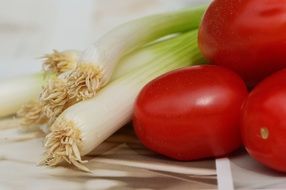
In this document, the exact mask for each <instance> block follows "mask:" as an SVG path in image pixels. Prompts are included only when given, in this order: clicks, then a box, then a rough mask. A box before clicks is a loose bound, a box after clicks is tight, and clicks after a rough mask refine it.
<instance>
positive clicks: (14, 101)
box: [0, 73, 45, 117]
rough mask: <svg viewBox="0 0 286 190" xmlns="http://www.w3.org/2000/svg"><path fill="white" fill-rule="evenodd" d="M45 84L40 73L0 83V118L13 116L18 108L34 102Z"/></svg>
mask: <svg viewBox="0 0 286 190" xmlns="http://www.w3.org/2000/svg"><path fill="white" fill-rule="evenodd" d="M44 82H45V80H44V78H43V74H42V73H38V74H32V75H27V76H20V77H13V78H8V79H4V80H1V81H0V89H1V90H0V117H5V116H9V115H12V114H15V113H16V112H17V111H18V110H19V109H20V107H21V106H22V105H23V104H25V103H27V102H29V101H32V100H36V99H37V97H38V96H39V93H40V91H41V86H42V85H43V83H44Z"/></svg>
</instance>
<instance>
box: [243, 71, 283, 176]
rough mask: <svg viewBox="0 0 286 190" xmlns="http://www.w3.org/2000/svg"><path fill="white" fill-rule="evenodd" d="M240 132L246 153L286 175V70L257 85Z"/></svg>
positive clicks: (248, 102) (244, 111) (244, 110)
mask: <svg viewBox="0 0 286 190" xmlns="http://www.w3.org/2000/svg"><path fill="white" fill-rule="evenodd" d="M242 112H243V114H242V121H241V132H242V137H243V143H244V145H245V147H246V150H247V151H248V153H249V154H250V155H251V156H252V157H254V158H255V159H256V160H258V161H260V162H261V163H263V164H265V165H266V166H269V167H271V168H273V169H276V170H279V171H284V172H286V70H282V71H279V72H278V73H275V74H273V75H271V76H270V77H268V78H267V79H265V80H264V81H263V82H262V83H260V84H259V85H258V86H257V87H256V88H255V89H254V90H253V91H252V92H251V93H250V95H249V97H248V98H247V100H246V103H245V105H244V106H243V110H242Z"/></svg>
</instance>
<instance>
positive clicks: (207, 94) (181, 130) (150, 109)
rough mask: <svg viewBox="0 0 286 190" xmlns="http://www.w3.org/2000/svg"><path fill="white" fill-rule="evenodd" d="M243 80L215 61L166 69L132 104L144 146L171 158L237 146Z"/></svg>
mask: <svg viewBox="0 0 286 190" xmlns="http://www.w3.org/2000/svg"><path fill="white" fill-rule="evenodd" d="M247 94H248V92H247V88H246V85H245V84H244V82H243V80H242V79H241V78H240V77H239V76H238V75H237V74H236V73H234V72H233V71H231V70H228V69H225V68H223V67H219V66H215V65H202V66H193V67H188V68H183V69H179V70H176V71H172V72H170V73H167V74H165V75H162V76H160V77H158V78H157V79H155V80H153V81H151V82H150V83H148V84H147V85H146V86H145V87H144V88H143V89H142V91H141V92H140V94H139V96H138V97H137V100H136V102H135V108H134V117H133V126H134V129H135V133H136V134H137V136H138V138H139V139H140V141H141V142H142V143H143V144H144V145H145V146H146V147H147V148H149V149H151V150H153V151H155V152H157V153H160V154H162V155H165V156H167V157H170V158H173V159H176V160H185V161H188V160H197V159H202V158H208V157H220V156H224V155H227V154H229V153H231V152H232V151H234V150H236V149H237V148H239V147H240V146H241V145H242V141H241V136H240V131H239V120H240V113H241V106H242V103H243V101H244V99H245V98H246V97H247Z"/></svg>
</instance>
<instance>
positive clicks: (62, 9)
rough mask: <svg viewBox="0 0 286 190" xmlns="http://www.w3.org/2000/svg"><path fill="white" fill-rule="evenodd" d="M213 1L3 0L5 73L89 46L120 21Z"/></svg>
mask: <svg viewBox="0 0 286 190" xmlns="http://www.w3.org/2000/svg"><path fill="white" fill-rule="evenodd" d="M209 1H210V0H176V1H174V0H82V1H80V0H49V1H44V0H20V1H19V0H0V9H1V10H0V78H6V77H9V76H14V75H18V74H24V73H32V72H37V71H39V70H40V69H41V60H40V58H41V56H43V55H44V54H47V53H51V52H52V50H53V49H57V50H64V49H80V50H83V49H84V48H86V47H87V46H88V45H90V44H91V43H93V42H94V41H95V40H96V39H97V38H98V37H99V36H101V35H102V34H104V33H105V32H107V31H108V30H110V29H112V28H113V27H114V26H116V25H118V24H121V23H123V22H126V21H128V20H131V19H134V18H138V17H142V16H144V15H148V14H152V13H159V12H163V11H171V10H176V9H179V8H183V7H186V6H197V5H199V4H204V3H208V2H209Z"/></svg>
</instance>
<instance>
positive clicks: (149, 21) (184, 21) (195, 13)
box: [40, 6, 206, 123]
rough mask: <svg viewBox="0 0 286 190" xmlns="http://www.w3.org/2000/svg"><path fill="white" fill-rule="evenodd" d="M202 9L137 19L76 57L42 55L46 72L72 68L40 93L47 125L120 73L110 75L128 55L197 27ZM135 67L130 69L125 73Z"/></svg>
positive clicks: (106, 35) (113, 31)
mask: <svg viewBox="0 0 286 190" xmlns="http://www.w3.org/2000/svg"><path fill="white" fill-rule="evenodd" d="M205 9H206V7H205V6H203V7H198V8H192V9H190V8H189V9H183V10H179V11H176V12H171V13H163V14H158V15H152V16H148V17H144V18H141V19H137V20H134V21H131V22H128V23H126V24H123V25H120V26H118V27H116V28H115V29H113V30H112V31H110V32H108V33H106V34H105V35H104V36H102V37H101V38H100V39H99V40H98V41H97V42H96V43H95V44H94V45H92V46H91V47H89V48H88V49H86V50H85V51H83V52H81V54H80V55H79V52H78V51H68V52H54V54H50V55H48V56H46V62H45V66H44V68H47V69H46V70H48V71H49V70H50V71H53V72H59V70H61V71H63V70H65V68H74V67H75V69H72V71H68V72H61V73H62V74H61V75H60V77H59V80H54V82H51V83H49V84H48V85H47V86H46V87H44V90H43V93H41V96H40V101H41V102H42V105H43V107H44V112H45V114H46V115H48V117H49V118H50V123H51V122H53V121H54V118H56V117H57V116H58V115H59V114H60V113H61V112H62V111H63V110H64V109H66V108H68V107H69V106H71V105H73V104H75V103H77V102H80V101H82V100H87V99H90V98H92V97H94V96H95V95H96V93H97V92H98V90H99V89H100V88H102V87H103V86H104V85H106V84H107V83H108V82H109V81H110V79H111V78H113V79H114V78H116V76H119V75H120V74H122V73H123V72H121V70H119V71H118V72H116V75H113V72H114V70H115V68H117V67H118V66H117V65H118V63H119V62H120V60H121V59H122V58H123V57H124V56H126V55H127V54H128V53H130V52H132V51H133V50H135V49H138V48H140V47H142V46H145V45H146V44H148V43H150V42H152V41H154V40H157V39H158V38H161V37H164V36H166V35H169V34H174V33H178V32H184V31H188V30H191V29H195V28H198V26H199V23H200V20H201V17H202V15H203V13H204V11H205ZM57 60H60V61H57ZM67 60H68V61H67ZM60 63H61V64H60ZM74 63H77V64H74ZM62 65H64V66H65V67H64V68H62V67H61V66H62ZM66 65H70V66H69V67H66ZM75 65H76V66H75ZM129 67H130V66H126V67H121V69H123V70H125V69H128V68H129ZM135 67H136V66H131V67H130V69H129V70H131V69H132V68H135ZM112 76H115V77H112ZM59 84H60V85H59ZM58 97H60V98H58Z"/></svg>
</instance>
